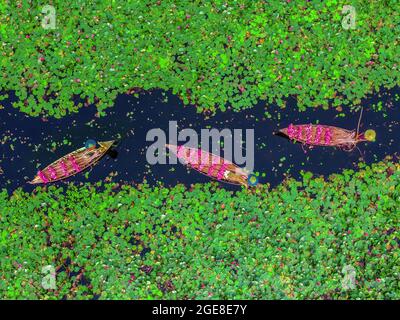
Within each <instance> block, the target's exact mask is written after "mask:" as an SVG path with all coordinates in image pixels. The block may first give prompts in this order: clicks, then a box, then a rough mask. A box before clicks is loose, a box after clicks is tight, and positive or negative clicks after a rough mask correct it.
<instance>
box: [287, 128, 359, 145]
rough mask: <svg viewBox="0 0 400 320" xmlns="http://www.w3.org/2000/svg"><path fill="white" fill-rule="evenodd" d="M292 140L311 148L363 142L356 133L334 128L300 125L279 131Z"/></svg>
mask: <svg viewBox="0 0 400 320" xmlns="http://www.w3.org/2000/svg"><path fill="white" fill-rule="evenodd" d="M279 132H281V133H283V134H284V135H286V136H287V137H288V138H289V139H290V140H292V141H296V142H300V143H303V144H306V145H309V146H328V147H345V146H349V145H355V144H356V143H357V142H359V141H362V140H360V139H359V137H357V136H356V132H355V131H350V130H346V129H342V128H338V127H334V126H325V125H314V124H300V125H293V124H291V125H290V126H289V127H287V128H284V129H281V130H279Z"/></svg>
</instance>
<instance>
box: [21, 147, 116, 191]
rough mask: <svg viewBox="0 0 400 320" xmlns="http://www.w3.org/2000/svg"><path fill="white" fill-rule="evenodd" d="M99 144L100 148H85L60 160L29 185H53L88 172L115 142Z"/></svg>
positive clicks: (40, 172) (41, 172)
mask: <svg viewBox="0 0 400 320" xmlns="http://www.w3.org/2000/svg"><path fill="white" fill-rule="evenodd" d="M98 144H99V147H96V146H95V145H94V146H90V147H89V148H87V147H83V148H80V149H78V150H76V151H74V152H71V153H69V154H67V155H66V156H64V157H62V158H60V159H58V160H57V161H55V162H53V163H52V164H51V165H49V166H47V167H46V168H45V169H43V170H42V171H39V172H38V173H37V175H36V177H35V178H34V179H33V180H32V181H29V182H28V183H30V184H39V183H44V184H47V183H52V182H56V181H59V180H64V179H66V178H69V177H71V176H73V175H75V174H77V173H80V172H82V171H84V170H86V169H87V168H89V167H90V166H93V165H94V164H96V163H97V162H98V161H99V160H100V159H101V158H102V157H103V156H104V155H105V154H106V152H107V151H108V150H110V148H111V146H112V145H113V144H114V141H104V142H99V143H98Z"/></svg>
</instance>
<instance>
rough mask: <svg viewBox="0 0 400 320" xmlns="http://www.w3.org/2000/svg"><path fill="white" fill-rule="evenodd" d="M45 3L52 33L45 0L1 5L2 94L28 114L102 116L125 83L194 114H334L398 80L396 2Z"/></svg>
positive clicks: (127, 87)
mask: <svg viewBox="0 0 400 320" xmlns="http://www.w3.org/2000/svg"><path fill="white" fill-rule="evenodd" d="M51 3H52V4H53V6H54V9H55V14H56V15H55V18H56V20H55V26H56V29H48V28H47V29H46V28H43V27H42V20H43V19H45V18H46V17H48V16H49V14H50V11H46V10H44V13H42V10H43V7H44V6H45V5H48V4H49V1H47V0H46V1H44V0H41V1H34V4H30V2H28V1H3V2H2V3H1V4H0V37H1V46H2V50H1V51H2V54H1V56H0V79H1V80H0V91H4V92H6V91H8V90H15V92H16V94H17V96H18V98H19V101H18V102H16V103H15V104H14V105H15V107H17V108H19V109H20V110H22V111H23V112H26V113H28V114H30V115H39V114H45V115H50V116H55V117H61V116H64V115H65V114H67V113H69V112H75V111H77V110H78V109H79V108H80V107H82V105H83V104H84V103H96V104H97V107H98V110H99V112H100V115H102V114H103V110H104V109H105V108H106V107H108V106H111V105H113V102H114V100H115V97H116V95H117V94H118V93H123V92H127V91H129V90H131V89H133V88H141V89H144V90H151V89H154V88H161V89H163V90H171V91H172V92H173V93H174V94H177V95H179V96H180V97H181V98H182V99H183V102H184V103H185V104H188V103H193V104H196V106H197V108H198V110H199V111H205V110H208V111H215V110H222V111H224V110H225V109H226V107H227V106H230V107H232V108H233V109H234V110H241V109H243V108H248V107H251V106H252V105H254V104H256V102H257V101H259V100H260V99H266V100H267V103H272V102H276V103H277V104H278V105H280V106H281V107H284V106H285V97H287V96H288V95H291V96H293V97H295V98H297V101H298V107H299V109H305V108H306V107H315V106H321V105H322V106H324V107H327V106H328V104H329V102H331V103H332V105H333V106H334V107H335V106H339V105H351V104H355V105H357V104H359V103H360V101H361V100H360V99H361V98H362V97H364V96H365V95H366V94H367V93H371V92H372V91H374V90H378V89H380V88H381V87H386V88H392V87H394V86H395V85H398V84H399V83H400V82H399V63H398V57H399V55H400V46H399V45H398V33H399V28H398V26H399V25H400V16H399V14H398V12H399V11H400V2H399V1H397V0H391V1H386V2H385V5H382V4H381V3H380V2H379V1H360V0H359V1H350V2H349V1H347V0H328V1H310V2H309V1H268V2H267V1H244V0H243V1H181V2H180V3H179V4H172V3H171V2H170V1H155V0H152V1H143V0H136V1H124V2H123V4H121V3H120V2H118V1H65V0H63V1H60V0H58V1H57V0H56V1H51ZM346 5H352V6H353V8H354V10H355V20H354V21H355V25H354V28H348V27H344V26H343V25H345V26H346V23H347V22H346V21H348V17H349V14H350V13H349V12H348V11H346V10H345V11H344V12H343V8H344V6H346ZM46 21H47V22H48V21H49V20H46ZM6 97H7V96H6V95H3V99H4V98H6ZM72 97H75V98H80V99H82V102H81V103H79V104H78V105H77V106H75V105H74V103H73V101H72Z"/></svg>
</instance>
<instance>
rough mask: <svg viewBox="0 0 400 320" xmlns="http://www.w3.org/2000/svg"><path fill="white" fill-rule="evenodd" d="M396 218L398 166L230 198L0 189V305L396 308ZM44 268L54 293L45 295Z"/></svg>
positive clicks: (307, 178) (200, 188)
mask: <svg viewBox="0 0 400 320" xmlns="http://www.w3.org/2000/svg"><path fill="white" fill-rule="evenodd" d="M399 208H400V166H399V164H398V163H394V162H392V161H390V160H387V161H386V162H381V163H378V164H374V165H372V167H368V166H365V165H360V171H358V172H353V171H351V170H346V171H344V172H343V173H342V174H337V175H333V176H331V177H330V178H329V179H328V180H324V179H323V178H319V177H312V175H311V173H304V174H303V180H302V181H295V180H287V181H285V182H284V183H283V184H282V185H281V186H279V187H278V188H277V189H274V190H268V187H267V186H259V187H258V188H257V189H251V190H249V191H246V190H242V191H239V192H236V193H232V192H228V191H226V190H224V189H223V188H219V187H217V185H216V184H205V185H200V184H197V185H195V186H193V188H191V189H186V188H185V187H184V186H182V185H177V186H176V187H174V188H171V189H168V188H163V187H155V188H150V187H149V186H147V185H142V186H139V187H138V188H136V189H135V188H133V187H129V186H122V187H121V186H117V185H115V184H105V185H102V186H101V184H100V183H99V184H97V186H96V185H83V186H73V185H70V186H68V187H66V188H65V189H63V188H56V187H54V186H50V187H48V188H46V189H43V188H37V189H36V190H35V191H34V192H33V193H31V194H29V193H25V192H23V191H21V190H20V189H19V190H17V191H15V192H14V193H13V194H12V195H8V194H7V192H6V191H5V190H3V191H2V192H1V193H0V230H1V231H0V259H1V260H0V266H1V276H0V297H1V298H3V299H5V298H7V299H10V298H41V299H60V298H68V299H92V298H101V299H116V298H122V299H153V298H163V299H176V298H180V299H193V298H194V299H200V298H202V299H214V298H220V299H233V298H235V299H286V298H293V299H301V298H307V299H311V298H316V299H331V298H332V299H356V298H367V299H383V298H384V299H399V298H400V281H399V277H400V256H399V254H400V239H399V238H400V231H399V225H400V224H399V222H400V221H399V219H400V218H399V217H400V216H399ZM46 266H53V267H54V271H55V272H56V273H57V275H56V283H55V284H56V288H55V289H51V290H45V289H44V288H43V287H42V283H43V281H44V280H43V278H44V277H46V276H48V274H47V273H46V270H47V269H46V270H44V271H43V272H44V273H42V268H45V267H46ZM351 269H353V271H354V273H353V275H354V281H353V282H351V281H350V282H348V280H349V276H350V275H349V274H346V272H347V271H346V270H351ZM46 283H47V282H46V281H44V285H45V286H46ZM351 284H353V286H352V285H351ZM47 288H48V287H47Z"/></svg>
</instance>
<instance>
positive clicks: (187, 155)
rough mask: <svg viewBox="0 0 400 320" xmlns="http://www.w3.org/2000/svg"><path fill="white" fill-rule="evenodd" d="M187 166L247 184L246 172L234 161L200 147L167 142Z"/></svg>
mask: <svg viewBox="0 0 400 320" xmlns="http://www.w3.org/2000/svg"><path fill="white" fill-rule="evenodd" d="M166 147H167V148H168V149H169V150H170V151H172V152H173V153H174V154H175V155H176V156H177V158H178V159H181V160H182V162H184V163H185V164H186V165H187V166H189V167H191V168H193V169H195V170H196V171H198V172H200V173H202V174H205V175H206V176H208V177H210V178H212V179H216V180H218V181H222V182H226V183H230V184H235V185H243V186H246V187H247V186H248V174H247V173H246V172H245V171H244V170H243V169H241V168H239V167H238V166H237V165H235V164H234V163H232V162H230V161H228V160H226V159H224V158H221V157H219V156H217V155H214V154H212V153H209V152H205V151H203V150H201V149H196V148H188V147H184V146H176V145H170V144H167V145H166Z"/></svg>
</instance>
